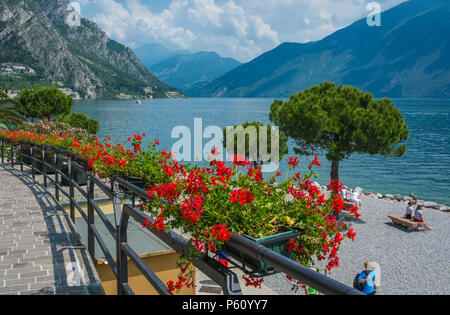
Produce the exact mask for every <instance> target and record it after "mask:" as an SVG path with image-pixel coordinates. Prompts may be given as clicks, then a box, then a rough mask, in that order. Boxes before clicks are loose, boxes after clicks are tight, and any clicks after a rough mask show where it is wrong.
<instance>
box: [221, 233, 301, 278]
mask: <svg viewBox="0 0 450 315" xmlns="http://www.w3.org/2000/svg"><path fill="white" fill-rule="evenodd" d="M305 234H306V231H304V230H293V229H288V228H286V231H285V232H281V233H278V234H275V235H271V236H267V237H263V238H257V239H256V238H253V237H250V236H247V235H244V237H245V238H248V239H249V240H252V241H254V242H256V243H258V244H260V245H262V246H265V247H266V248H268V249H270V250H272V251H274V252H275V253H278V254H280V255H283V256H285V257H287V258H292V253H290V252H289V251H287V249H286V246H287V244H288V243H289V241H290V240H292V239H295V238H297V237H299V236H302V235H305ZM224 251H225V252H227V253H229V254H230V255H231V256H232V257H234V258H235V259H237V260H239V261H241V262H242V263H244V264H245V265H246V266H250V267H251V268H253V269H254V270H255V271H256V272H259V273H267V272H268V271H273V270H274V268H273V267H271V266H269V265H266V264H265V263H264V262H262V261H259V260H257V259H255V258H252V257H250V256H248V255H246V254H245V253H242V252H240V251H239V250H238V249H236V248H234V247H233V246H231V245H230V244H228V243H225V246H224ZM242 260H244V261H242Z"/></svg>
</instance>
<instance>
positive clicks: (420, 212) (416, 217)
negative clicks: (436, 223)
mask: <svg viewBox="0 0 450 315" xmlns="http://www.w3.org/2000/svg"><path fill="white" fill-rule="evenodd" d="M414 221H415V222H419V223H422V224H423V225H424V226H425V228H426V229H427V230H433V228H432V227H431V226H429V225H428V224H427V223H426V222H425V219H424V218H423V206H421V205H419V206H418V207H417V209H416V212H415V214H414Z"/></svg>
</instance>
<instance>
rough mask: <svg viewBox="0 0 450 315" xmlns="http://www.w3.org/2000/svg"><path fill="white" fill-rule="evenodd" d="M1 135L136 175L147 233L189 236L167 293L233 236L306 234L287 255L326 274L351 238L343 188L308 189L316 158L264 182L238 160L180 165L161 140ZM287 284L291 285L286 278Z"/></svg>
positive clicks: (98, 168) (293, 161) (98, 170)
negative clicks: (144, 197) (340, 217)
mask: <svg viewBox="0 0 450 315" xmlns="http://www.w3.org/2000/svg"><path fill="white" fill-rule="evenodd" d="M0 136H3V137H6V138H8V139H10V140H11V141H20V140H22V141H30V142H34V143H37V144H39V145H52V146H56V147H62V148H65V149H68V150H70V151H72V152H74V153H76V154H78V155H79V156H80V157H82V158H85V159H87V160H88V161H89V162H88V164H87V166H86V167H87V168H89V169H90V170H92V171H93V172H94V173H95V174H97V175H98V176H99V177H100V178H108V177H112V176H133V177H137V178H141V179H143V180H144V181H145V183H146V185H145V187H146V190H147V192H148V195H149V196H150V197H152V199H153V201H145V202H140V203H139V205H138V207H140V209H141V210H142V211H146V212H147V213H149V214H150V215H151V216H152V217H153V218H155V222H154V223H153V224H152V226H151V228H153V229H154V230H156V231H158V232H165V231H167V230H168V229H182V230H183V232H184V233H186V234H188V235H190V236H191V240H190V244H191V245H192V246H193V248H195V250H194V251H186V253H189V254H183V255H182V256H181V261H180V270H181V274H180V277H179V279H178V281H177V282H170V283H168V284H167V285H168V287H169V291H170V292H173V291H176V290H178V289H181V288H182V287H183V286H185V285H192V283H191V281H192V272H188V274H185V273H186V271H187V270H188V269H189V268H188V267H187V266H188V265H189V262H190V261H192V260H193V259H195V258H197V257H198V256H199V254H200V253H202V252H213V253H218V252H220V251H221V250H222V249H223V248H224V244H225V243H227V241H228V240H229V238H230V237H231V235H232V233H238V234H245V235H247V236H248V237H249V238H254V239H259V238H266V237H271V236H274V235H277V234H279V233H283V232H285V231H286V229H296V230H297V229H301V230H304V231H305V235H303V236H301V237H295V238H293V239H290V240H289V241H288V244H287V246H285V252H286V255H289V256H290V257H291V258H292V259H293V260H295V261H297V262H298V263H300V264H302V265H304V266H307V267H315V268H317V269H319V267H317V266H316V260H318V261H326V265H325V267H324V268H323V271H324V272H325V273H327V272H329V271H330V270H332V269H333V268H337V267H339V257H338V251H339V248H340V246H341V244H342V242H343V241H344V238H350V239H352V240H354V237H355V233H354V231H353V229H351V228H350V227H349V226H348V225H347V224H346V223H344V222H342V221H340V220H338V219H337V217H336V216H335V215H336V214H339V213H340V212H341V211H342V210H343V208H344V202H343V200H342V199H341V197H340V191H341V188H342V184H341V183H340V182H339V181H333V182H331V183H330V185H329V186H328V188H329V190H330V192H331V194H330V196H329V197H328V198H327V197H326V196H325V194H324V193H323V192H322V191H320V190H319V188H318V187H316V186H315V185H314V184H313V181H312V179H313V178H315V177H317V175H316V174H315V173H314V171H313V168H314V167H319V166H320V165H321V164H320V162H319V161H318V159H317V157H316V158H315V160H314V161H312V162H311V163H310V164H309V165H308V168H307V171H306V172H305V173H303V174H301V173H300V172H297V173H296V172H295V170H296V169H297V168H298V166H299V160H298V158H296V157H294V158H290V159H289V170H288V172H287V174H281V172H278V173H276V174H274V175H273V176H272V177H271V178H270V179H269V180H265V179H264V178H263V177H262V173H261V171H260V167H259V165H256V167H254V166H255V165H254V163H250V162H249V161H247V160H246V159H245V158H244V157H241V156H238V155H236V156H235V157H234V160H233V161H229V163H225V162H224V161H220V160H217V159H214V158H213V159H212V160H211V161H210V162H208V163H206V164H205V165H204V166H203V167H201V166H195V165H194V166H193V165H183V164H181V163H179V162H178V161H176V160H175V159H173V158H172V154H171V153H170V152H166V151H164V150H160V151H158V150H157V147H158V145H159V141H158V140H155V141H153V142H150V143H149V144H148V147H147V150H145V151H144V150H142V140H143V137H144V136H145V134H144V135H134V136H133V137H130V138H129V139H128V140H127V142H128V143H130V145H131V146H132V147H133V150H130V149H126V148H125V147H124V146H122V145H120V144H119V143H118V142H117V141H116V142H114V143H111V138H109V137H107V138H105V139H103V141H99V139H98V138H94V139H92V140H87V138H84V139H82V140H81V141H80V140H79V139H76V138H74V137H70V136H69V135H68V134H63V135H54V134H52V135H48V134H39V133H36V132H26V131H24V130H18V131H5V132H0ZM211 153H212V155H213V156H217V155H218V149H217V148H214V149H213V150H212V152H211ZM291 172H292V173H293V175H290V173H291ZM283 177H284V179H281V180H280V178H283ZM277 179H278V181H279V182H280V183H279V184H277V183H276V182H277ZM357 210H358V209H357V208H356V207H355V208H351V209H349V211H350V213H353V214H354V215H355V216H359V214H358V212H357ZM148 225H149V222H145V223H144V224H143V227H147V226H148ZM222 262H223V263H224V264H226V261H222ZM245 279H246V282H247V285H254V286H259V285H261V282H262V280H255V279H253V278H251V277H246V278H245ZM287 279H292V278H290V277H289V276H287ZM291 284H292V285H294V286H298V285H299V283H294V282H292V283H291Z"/></svg>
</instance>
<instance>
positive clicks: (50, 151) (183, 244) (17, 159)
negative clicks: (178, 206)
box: [0, 137, 362, 295]
mask: <svg viewBox="0 0 450 315" xmlns="http://www.w3.org/2000/svg"><path fill="white" fill-rule="evenodd" d="M0 140H1V162H2V164H5V161H6V162H9V163H10V164H11V167H13V168H14V167H15V165H16V164H18V165H19V167H20V171H22V172H24V165H25V164H26V162H28V164H31V165H30V166H31V176H32V178H33V179H35V177H36V174H40V175H43V185H44V187H45V188H46V189H47V190H48V189H49V182H50V184H52V185H53V186H54V197H55V199H56V200H57V201H59V200H60V194H63V195H64V196H66V197H67V198H68V200H69V209H70V210H69V215H70V218H71V220H72V221H73V222H75V208H76V209H77V210H78V212H79V213H80V215H81V217H82V218H83V220H84V221H85V222H86V224H87V243H88V244H87V248H88V251H89V253H90V255H91V257H92V259H95V257H96V256H95V242H97V244H98V246H99V247H100V249H101V251H102V253H103V255H104V257H105V259H106V261H107V263H108V265H109V266H110V268H111V269H112V272H113V273H114V276H115V277H116V279H117V294H119V295H132V294H134V292H133V290H132V289H131V287H130V285H129V283H128V263H129V261H128V260H130V261H132V262H133V263H134V264H135V266H136V267H137V268H138V269H139V270H140V272H141V273H142V275H143V276H145V278H146V279H147V280H148V281H149V283H150V284H151V285H152V286H153V287H154V288H155V290H156V291H157V292H158V293H159V294H161V295H168V294H169V291H168V288H167V287H166V285H165V284H164V283H163V282H162V281H161V280H160V279H159V278H158V276H157V275H156V274H155V273H154V272H153V271H152V270H151V269H150V268H149V267H148V266H147V265H146V264H145V262H144V261H143V260H142V259H141V258H140V257H139V255H138V254H137V253H136V251H135V250H134V249H133V248H132V247H131V246H130V244H129V243H128V234H127V231H128V223H129V219H130V218H132V219H134V220H135V221H137V222H138V223H140V224H144V222H150V224H149V225H148V226H147V227H146V229H147V230H148V231H150V232H151V233H152V234H153V235H155V236H156V237H158V238H159V239H160V240H161V241H163V242H164V243H165V244H166V245H168V246H169V247H171V248H172V249H174V250H175V251H176V252H178V253H182V252H185V251H186V250H194V249H193V248H192V246H189V245H190V244H189V240H188V239H186V238H184V237H183V236H181V235H180V234H179V233H177V232H175V231H168V232H165V233H160V232H156V231H155V230H153V229H152V228H151V226H152V224H153V223H154V219H153V218H151V217H149V216H148V215H146V214H145V213H143V212H142V211H141V210H139V209H138V208H136V206H135V201H136V198H138V199H139V200H141V201H151V198H150V197H149V196H148V194H147V192H146V191H145V190H143V189H141V188H139V187H137V186H135V185H133V184H131V183H129V182H127V181H126V180H124V179H123V178H121V177H114V178H111V179H110V180H111V185H108V184H107V183H105V182H103V181H102V180H100V179H99V178H98V177H96V176H95V175H94V174H92V173H91V172H89V171H87V170H86V169H85V168H84V167H83V165H82V164H84V165H87V163H88V161H87V160H86V159H83V158H80V157H79V156H78V155H76V154H74V153H72V152H70V151H67V150H65V149H61V148H55V147H52V146H42V145H37V144H35V143H31V142H23V141H21V142H11V141H10V140H9V139H7V138H3V137H0ZM28 152H29V153H28ZM7 160H9V161H7ZM80 163H81V164H80ZM63 169H65V171H63ZM77 172H78V175H81V176H85V179H86V184H87V187H86V189H83V188H82V187H81V186H82V185H80V184H79V183H78V182H77V181H76V178H75V176H76V173H77ZM50 173H52V174H50ZM51 175H53V176H51ZM62 181H65V182H66V184H67V183H68V187H69V192H67V191H65V190H64V189H63V187H62ZM115 184H118V185H120V186H121V187H123V188H125V189H126V190H127V191H128V194H129V192H131V196H132V203H131V204H124V205H123V206H121V200H122V199H123V197H124V196H123V194H121V193H120V192H119V191H117V190H116V189H115V186H116V185H115ZM95 187H98V188H100V189H101V191H103V193H104V194H105V195H106V196H108V198H109V200H111V201H112V203H113V208H114V224H112V223H111V222H110V221H109V220H108V218H107V217H106V215H105V214H104V212H103V211H102V210H101V208H100V207H99V206H98V204H97V202H96V199H95V198H94V197H95V196H94V188H95ZM75 190H77V191H78V192H79V193H80V194H81V195H82V196H83V197H84V199H85V200H86V204H87V213H85V211H84V210H83V208H82V206H81V205H80V203H81V202H80V201H79V200H76V198H75ZM96 216H97V217H99V218H100V221H101V223H102V224H103V225H104V226H105V227H106V230H107V231H108V232H109V234H110V235H111V236H112V238H113V239H114V241H115V247H116V257H115V259H114V257H113V256H112V254H111V252H110V251H109V250H108V248H107V246H106V242H105V240H104V239H103V238H102V236H101V234H100V232H99V227H98V224H99V223H98V222H99V221H98V220H97V221H96V220H94V219H95V217H96ZM228 244H230V245H231V246H233V247H234V248H236V249H238V250H239V251H241V252H245V254H246V255H247V256H249V257H251V258H254V259H257V260H260V261H263V262H264V263H265V264H268V265H270V266H272V267H273V268H275V269H276V270H278V271H281V272H284V273H286V274H289V275H290V276H292V277H293V278H294V279H295V280H297V281H300V282H302V283H305V284H306V285H308V286H310V287H312V288H315V289H316V290H318V291H319V292H321V293H323V294H333V295H336V294H337V295H360V294H362V292H360V291H358V290H356V289H354V288H352V287H349V286H347V285H345V284H343V283H340V282H338V281H336V280H334V279H331V278H329V277H326V276H324V275H322V274H320V273H317V272H315V271H312V270H310V269H309V268H306V267H304V266H302V265H300V264H298V263H296V262H295V261H293V260H291V259H289V258H286V257H284V256H282V255H280V254H277V253H275V252H273V251H271V250H269V249H267V248H266V247H264V246H262V245H259V244H257V243H255V242H253V241H251V240H249V239H246V238H244V237H242V236H240V235H237V234H233V235H232V237H231V238H230V240H229V242H228ZM216 257H217V254H216V253H210V252H206V253H202V254H201V255H200V257H199V258H198V259H197V260H195V261H194V262H193V264H194V266H195V267H197V268H198V269H200V270H201V271H202V272H203V273H204V274H206V275H207V276H208V277H209V278H210V279H211V280H213V281H214V282H216V283H217V284H218V285H220V286H221V287H222V290H223V292H224V294H225V295H239V294H242V290H241V288H240V285H239V279H238V277H237V276H236V274H235V273H234V272H232V270H231V269H229V268H227V267H225V266H223V265H222V264H220V263H219V262H218V261H217V259H215V258H216ZM233 264H234V266H238V265H237V264H236V263H233ZM238 267H239V266H238ZM241 269H243V270H244V272H246V273H249V271H248V270H246V267H245V263H244V264H243V268H241Z"/></svg>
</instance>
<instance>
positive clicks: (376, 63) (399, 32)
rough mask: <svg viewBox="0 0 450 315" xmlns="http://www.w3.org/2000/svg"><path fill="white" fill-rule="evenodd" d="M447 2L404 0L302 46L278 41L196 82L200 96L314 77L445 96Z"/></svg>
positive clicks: (253, 93) (290, 87)
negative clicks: (375, 18) (376, 20)
mask: <svg viewBox="0 0 450 315" xmlns="http://www.w3.org/2000/svg"><path fill="white" fill-rule="evenodd" d="M449 17H450V1H448V0H410V1H408V2H404V3H402V4H400V5H398V6H396V7H394V8H392V9H390V10H388V11H385V12H383V13H382V14H381V23H382V26H380V27H369V26H368V25H367V21H366V19H363V20H360V21H357V22H355V23H353V24H352V25H350V26H348V27H346V28H344V29H341V30H339V31H337V32H335V33H333V34H332V35H330V36H328V37H326V38H324V39H322V40H320V41H316V42H310V43H306V44H299V43H284V44H281V45H280V46H278V47H277V48H275V49H274V50H272V51H269V52H267V53H265V54H263V55H261V56H259V57H257V58H256V59H254V60H252V61H250V62H249V63H246V64H244V65H242V66H240V67H238V68H236V69H234V70H232V71H230V72H228V73H226V74H225V75H223V76H222V77H220V78H218V79H216V80H214V81H213V82H211V83H210V84H208V85H207V86H206V87H205V88H203V89H202V90H201V91H200V93H201V95H202V96H213V97H289V96H290V95H291V94H293V93H295V92H297V91H299V90H304V89H306V88H308V87H310V86H312V85H315V84H318V83H320V82H321V81H324V80H328V81H334V82H336V83H342V84H346V85H353V86H357V87H358V88H360V89H363V90H365V91H369V92H372V93H373V94H375V96H377V97H442V98H448V97H450V53H449V52H450V36H449V34H450V18H449Z"/></svg>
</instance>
